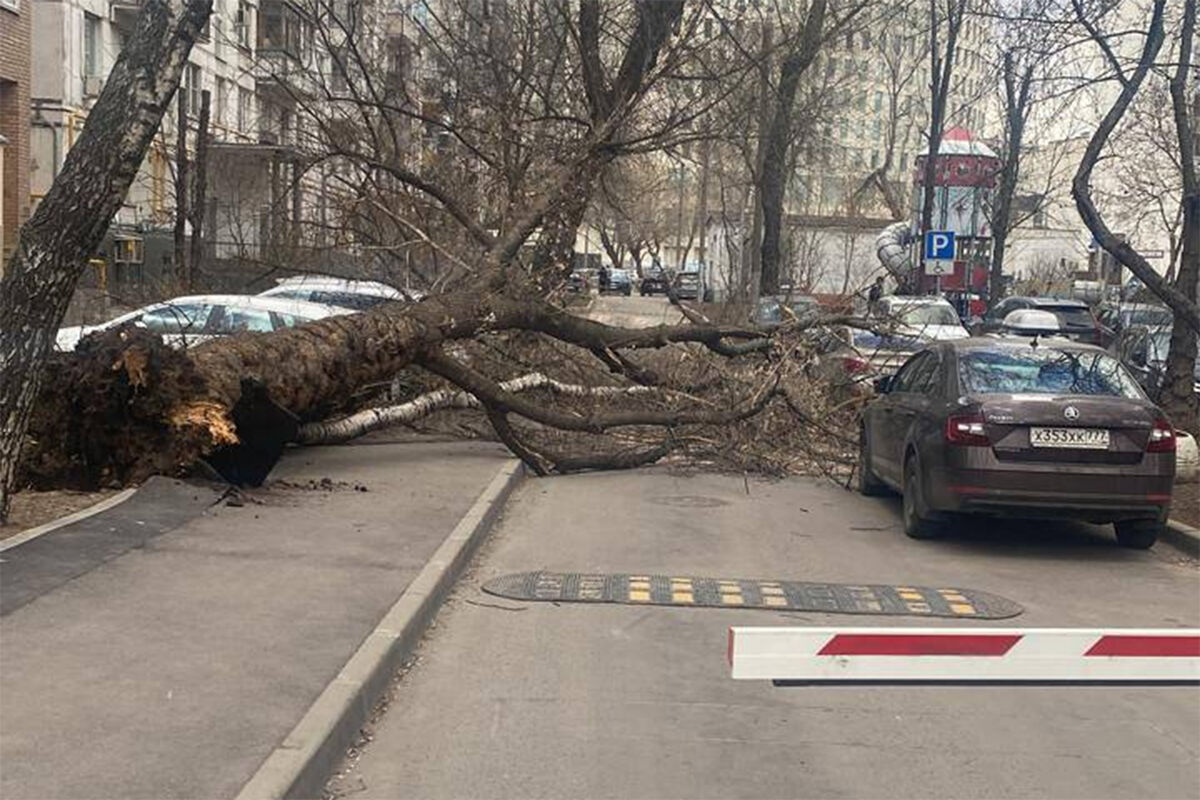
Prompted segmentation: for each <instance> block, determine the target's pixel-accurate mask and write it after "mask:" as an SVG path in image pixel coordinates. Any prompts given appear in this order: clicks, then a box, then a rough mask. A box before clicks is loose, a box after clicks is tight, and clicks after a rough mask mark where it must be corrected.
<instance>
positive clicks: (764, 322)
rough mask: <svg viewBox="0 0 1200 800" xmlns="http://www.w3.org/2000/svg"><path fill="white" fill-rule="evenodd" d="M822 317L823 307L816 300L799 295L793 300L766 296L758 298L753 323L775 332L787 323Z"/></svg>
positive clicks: (792, 298)
mask: <svg viewBox="0 0 1200 800" xmlns="http://www.w3.org/2000/svg"><path fill="white" fill-rule="evenodd" d="M785 300H786V303H787V306H786V307H787V315H786V319H785V315H784V302H785ZM820 315H821V305H820V304H819V303H818V302H817V301H816V298H813V297H808V296H806V295H799V296H795V297H791V298H786V297H785V298H781V297H779V296H777V295H766V296H764V297H760V298H758V304H757V305H756V306H755V307H754V315H753V317H752V319H751V321H752V322H753V323H754V324H755V325H757V326H758V327H760V328H766V329H767V330H774V329H775V328H778V327H779V326H780V325H782V324H783V323H784V322H785V321H786V322H791V321H793V320H805V319H810V318H813V317H818V316H820Z"/></svg>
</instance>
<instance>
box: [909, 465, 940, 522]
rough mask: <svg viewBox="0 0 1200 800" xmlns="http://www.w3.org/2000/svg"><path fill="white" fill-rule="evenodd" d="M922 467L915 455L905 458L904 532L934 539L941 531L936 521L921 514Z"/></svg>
mask: <svg viewBox="0 0 1200 800" xmlns="http://www.w3.org/2000/svg"><path fill="white" fill-rule="evenodd" d="M921 491H922V487H921V468H920V465H919V464H918V463H917V458H916V456H915V455H910V456H909V457H908V458H906V459H905V460H904V499H903V503H902V504H901V515H902V516H903V518H904V533H905V534H906V535H907V536H908V537H909V538H911V539H933V538H936V537H937V536H938V534H940V533H941V530H940V528H939V526H938V524H937V522H936V521H934V520H932V519H929V518H928V517H926V516H923V515H922V514H921V503H920V500H919V498H920V497H921Z"/></svg>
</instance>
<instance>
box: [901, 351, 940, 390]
mask: <svg viewBox="0 0 1200 800" xmlns="http://www.w3.org/2000/svg"><path fill="white" fill-rule="evenodd" d="M933 360H934V357H933V354H932V353H928V352H925V353H917V354H916V355H915V356H913V357H912V358H910V359H909V360H908V361H905V362H904V366H902V367H901V368H900V371H899V372H897V373H896V377H895V379H894V380H893V381H892V391H893V392H913V391H918V390H919V387H920V386H921V385H922V384H923V383H924V381H925V380H926V379H927V378H928V377H929V368H930V362H932V361H933Z"/></svg>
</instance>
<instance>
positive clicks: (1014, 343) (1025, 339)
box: [929, 336, 1107, 353]
mask: <svg viewBox="0 0 1200 800" xmlns="http://www.w3.org/2000/svg"><path fill="white" fill-rule="evenodd" d="M1035 338H1037V342H1038V347H1039V348H1041V347H1052V348H1054V349H1055V350H1071V351H1077V352H1082V353H1105V352H1107V351H1106V350H1105V349H1104V348H1103V347H1097V346H1096V345H1094V344H1085V343H1084V342H1077V341H1074V340H1073V339H1062V338H1058V337H1048V336H1042V337H1030V336H971V337H969V338H967V339H944V340H941V341H937V342H930V344H929V347H930V348H933V347H945V348H949V349H951V350H954V351H955V352H962V351H969V350H1019V349H1025V348H1029V347H1033V341H1034V339H1035Z"/></svg>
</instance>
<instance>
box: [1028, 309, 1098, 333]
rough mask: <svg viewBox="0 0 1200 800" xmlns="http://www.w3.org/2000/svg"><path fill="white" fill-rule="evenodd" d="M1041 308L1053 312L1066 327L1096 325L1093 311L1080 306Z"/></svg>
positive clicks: (1090, 326)
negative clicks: (1093, 319)
mask: <svg viewBox="0 0 1200 800" xmlns="http://www.w3.org/2000/svg"><path fill="white" fill-rule="evenodd" d="M1040 310H1042V311H1049V312H1051V313H1053V314H1054V316H1056V317H1058V321H1059V324H1061V325H1062V326H1063V327H1064V328H1092V327H1094V325H1095V323H1094V322H1093V321H1092V312H1090V311H1088V310H1087V309H1086V308H1080V307H1079V306H1059V307H1051V308H1046V307H1040Z"/></svg>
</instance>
